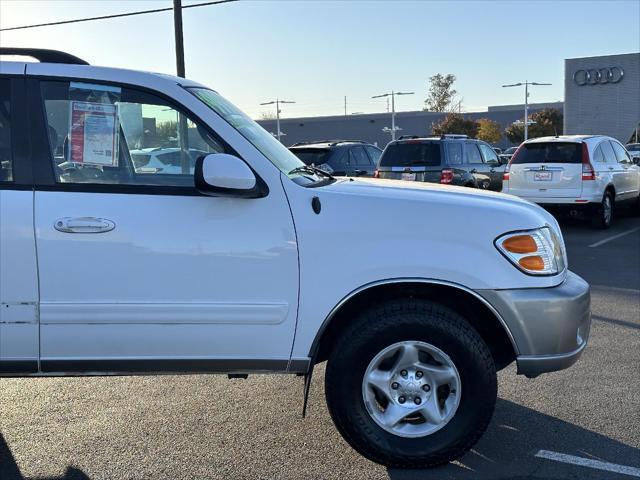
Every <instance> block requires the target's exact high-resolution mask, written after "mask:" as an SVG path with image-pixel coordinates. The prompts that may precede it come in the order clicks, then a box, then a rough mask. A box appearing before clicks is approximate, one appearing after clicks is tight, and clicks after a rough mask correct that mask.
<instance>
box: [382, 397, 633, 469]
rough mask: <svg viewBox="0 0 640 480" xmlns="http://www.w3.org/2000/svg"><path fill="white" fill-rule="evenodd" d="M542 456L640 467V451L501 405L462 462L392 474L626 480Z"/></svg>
mask: <svg viewBox="0 0 640 480" xmlns="http://www.w3.org/2000/svg"><path fill="white" fill-rule="evenodd" d="M539 450H551V451H554V452H560V453H565V454H569V455H575V456H578V457H583V458H588V459H592V460H599V461H603V462H611V463H619V464H623V465H629V466H634V467H640V449H637V448H633V447H630V446H628V445H625V444H623V443H620V442H618V441H616V440H612V439H610V438H608V437H605V436H604V435H600V434H598V433H595V432H592V431H589V430H586V429H584V428H581V427H578V426H576V425H573V424H570V423H567V422H564V421H562V420H558V419H557V418H554V417H551V416H549V415H544V414H542V413H539V412H537V411H535V410H532V409H530V408H526V407H523V406H521V405H518V404H515V403H513V402H510V401H508V400H503V399H498V402H497V404H496V411H495V414H494V417H493V420H492V422H491V424H490V425H489V428H488V429H487V432H486V433H485V434H484V436H483V437H482V438H481V439H480V441H479V442H478V443H477V444H476V446H475V447H474V448H473V449H472V450H471V451H470V452H469V453H467V454H466V455H465V456H464V457H462V458H461V459H460V460H459V461H457V462H452V463H449V464H447V465H445V466H443V467H439V468H436V469H429V470H397V469H389V470H388V474H389V478H390V479H391V480H417V479H420V480H428V479H437V480H458V479H460V480H464V479H473V480H478V479H514V480H515V479H525V478H554V479H561V478H594V479H595V478H597V479H608V478H611V479H613V478H620V475H616V474H613V473H609V472H605V471H601V470H592V469H588V468H584V467H578V466H573V465H567V464H561V463H557V462H552V461H550V460H545V459H540V458H536V457H535V454H536V453H537V452H538V451H539Z"/></svg>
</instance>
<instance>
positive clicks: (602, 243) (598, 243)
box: [589, 227, 640, 248]
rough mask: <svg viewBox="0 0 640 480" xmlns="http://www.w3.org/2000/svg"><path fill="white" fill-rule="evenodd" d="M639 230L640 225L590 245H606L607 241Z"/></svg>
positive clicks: (591, 246)
mask: <svg viewBox="0 0 640 480" xmlns="http://www.w3.org/2000/svg"><path fill="white" fill-rule="evenodd" d="M638 230H640V227H636V228H632V229H631V230H627V231H626V232H622V233H619V234H617V235H614V236H613V237H609V238H605V239H604V240H600V241H599V242H596V243H592V244H591V245H589V247H590V248H593V247H599V246H600V245H604V244H605V243H607V242H610V241H611V240H615V239H616V238H620V237H624V236H625V235H629V234H630V233H633V232H637V231H638Z"/></svg>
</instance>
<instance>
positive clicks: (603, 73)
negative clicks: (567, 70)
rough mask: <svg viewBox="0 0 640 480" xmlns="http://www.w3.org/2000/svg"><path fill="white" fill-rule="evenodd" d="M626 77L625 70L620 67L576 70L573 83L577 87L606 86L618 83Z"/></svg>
mask: <svg viewBox="0 0 640 480" xmlns="http://www.w3.org/2000/svg"><path fill="white" fill-rule="evenodd" d="M623 77H624V70H622V68H620V67H606V68H587V69H584V70H576V71H575V72H574V74H573V81H574V83H575V84H576V85H580V86H583V85H604V84H606V83H618V82H620V80H622V78H623Z"/></svg>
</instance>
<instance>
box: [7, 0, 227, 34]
mask: <svg viewBox="0 0 640 480" xmlns="http://www.w3.org/2000/svg"><path fill="white" fill-rule="evenodd" d="M237 1H238V0H216V1H213V2H202V3H194V4H193V5H185V6H183V7H182V9H187V8H196V7H206V6H209V5H219V4H221V3H231V2H237ZM171 10H173V8H172V7H167V8H156V9H153V10H140V11H137V12H126V13H116V14H113V15H103V16H101V17H89V18H76V19H74V20H61V21H59V22H51V23H38V24H36V25H23V26H21V27H9V28H0V32H8V31H9V30H24V29H26V28H36V27H50V26H53V25H66V24H69V23H79V22H91V21H93V20H107V19H110V18H120V17H132V16H134V15H145V14H148V13H159V12H169V11H171Z"/></svg>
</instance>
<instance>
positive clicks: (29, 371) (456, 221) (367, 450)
mask: <svg viewBox="0 0 640 480" xmlns="http://www.w3.org/2000/svg"><path fill="white" fill-rule="evenodd" d="M2 54H12V55H18V54H23V55H29V56H32V57H35V58H37V59H39V60H40V61H41V62H42V63H34V62H29V63H23V62H1V63H0V105H4V106H5V108H2V109H0V138H3V139H8V140H9V141H8V142H7V143H6V144H5V143H3V149H2V150H0V152H1V153H2V155H3V157H2V158H0V165H2V168H3V169H5V170H8V171H7V172H5V174H4V175H3V177H2V178H3V181H2V182H1V183H0V206H1V208H2V211H1V213H2V214H1V215H0V247H1V248H0V284H1V285H2V288H1V289H0V302H1V305H2V308H1V312H2V322H0V338H2V342H1V343H0V376H65V375H96V374H149V373H168V372H174V373H227V374H229V375H230V376H236V377H237V376H246V374H253V373H270V372H271V373H275V372H279V373H288V374H299V375H304V377H305V389H304V402H303V404H305V405H306V399H307V396H308V394H309V388H310V386H311V382H310V380H311V375H312V372H313V368H314V365H316V364H318V363H319V362H324V361H328V363H327V367H326V373H325V394H326V398H327V404H328V407H329V412H330V414H331V417H332V419H333V421H334V422H335V424H336V426H337V428H338V430H339V431H340V432H341V433H342V435H343V436H344V438H345V439H346V441H347V442H349V444H351V445H352V446H353V447H354V448H355V449H356V450H357V451H358V452H360V453H361V454H363V455H364V456H366V457H367V458H369V459H371V460H373V461H376V462H379V463H382V464H385V465H389V466H395V467H433V466H436V465H440V464H444V463H446V462H449V461H451V460H452V459H454V458H457V457H459V456H461V455H462V454H464V453H465V452H466V451H468V450H469V449H470V448H471V446H472V445H473V444H474V443H475V442H476V441H477V440H478V438H479V437H480V436H481V435H482V433H483V431H484V430H485V428H486V426H487V425H488V423H489V421H490V419H491V416H492V413H493V410H494V405H495V402H496V395H497V375H496V371H497V370H500V369H502V368H504V367H505V366H507V365H509V364H510V363H511V362H513V361H515V362H517V366H518V370H517V372H518V373H519V374H522V375H526V376H528V377H535V376H537V375H540V374H541V373H544V372H550V371H554V370H560V369H563V368H567V367H569V366H570V365H572V364H573V363H574V362H575V361H576V360H578V358H579V357H580V355H581V354H582V352H583V351H584V349H585V346H586V344H587V339H588V337H589V328H590V307H589V302H590V300H589V298H590V296H589V286H588V284H587V283H586V282H585V281H584V280H582V279H581V278H580V277H579V276H577V275H575V274H573V273H572V272H570V271H569V270H568V269H567V256H566V252H565V247H564V242H563V238H562V233H561V231H560V228H559V226H558V223H557V222H556V220H555V219H554V218H553V216H552V215H550V214H549V213H548V212H546V211H545V210H543V209H541V208H539V207H537V206H535V205H533V204H531V203H530V202H526V201H523V200H521V199H518V198H516V197H513V196H509V195H502V194H499V193H494V192H483V191H472V190H470V189H465V188H457V187H446V188H445V187H442V186H439V185H430V184H426V183H421V182H393V181H383V180H373V179H363V178H335V177H333V176H331V175H329V174H327V173H326V172H323V171H322V170H319V169H317V168H312V167H310V166H308V165H306V164H305V163H303V162H302V161H300V159H298V158H297V157H296V156H295V155H293V154H292V153H291V152H290V151H289V150H288V149H287V148H285V147H284V146H283V145H282V144H281V143H280V142H278V141H277V140H276V139H274V138H273V137H272V136H271V135H270V134H269V133H268V132H266V131H265V130H264V129H263V128H261V127H260V126H259V125H258V124H257V123H255V122H254V121H253V120H251V119H250V118H249V117H248V116H246V115H245V114H243V113H242V112H241V111H240V110H238V109H237V108H236V107H235V106H233V105H232V104H231V103H230V102H228V101H227V100H225V99H224V98H223V97H222V96H221V95H220V94H218V93H217V92H215V91H213V90H211V89H209V88H208V87H206V86H204V85H201V84H198V83H195V82H193V81H190V80H187V79H184V78H177V77H172V76H169V75H161V74H153V73H147V72H138V71H130V70H123V69H113V68H102V67H93V66H88V65H86V63H85V62H83V61H82V60H80V59H78V58H77V57H74V56H71V55H68V54H65V53H63V52H52V51H50V50H37V49H11V48H0V55H2ZM9 111H10V112H11V117H9V116H8V115H7V114H6V113H7V112H9ZM27 111H28V112H27ZM27 113H28V114H27ZM178 115H184V116H185V117H187V118H188V122H189V124H190V125H193V128H192V129H191V132H190V133H192V134H193V136H192V135H189V137H188V138H189V141H190V143H193V144H195V143H194V142H192V140H194V139H195V137H196V136H197V137H198V138H197V140H198V142H197V144H199V145H206V147H204V146H203V150H206V151H207V154H206V155H203V156H200V157H199V158H198V160H197V161H196V164H195V171H194V174H193V175H192V174H191V173H183V172H180V173H179V174H159V173H158V172H155V171H150V170H138V169H136V167H135V164H134V162H133V160H132V158H131V153H130V151H131V148H130V147H131V146H133V145H134V144H135V142H137V141H139V139H140V135H141V132H142V131H143V130H142V126H143V123H144V124H147V125H149V124H154V123H155V124H156V125H159V124H161V123H163V122H165V121H166V119H172V118H176V116H178ZM70 119H71V120H72V121H70ZM143 120H144V122H143ZM49 126H52V127H53V128H55V129H56V130H57V132H58V133H59V134H60V135H61V136H62V137H61V138H65V137H66V138H69V148H70V152H72V153H71V154H70V156H69V158H68V160H67V161H68V162H70V163H75V164H77V165H78V168H77V169H75V170H74V172H75V173H74V174H73V175H67V173H65V172H64V171H61V170H59V169H58V165H57V161H56V159H55V157H54V155H55V151H54V150H55V149H54V148H53V147H52V144H51V143H50V135H49V133H48V130H49V128H48V127H49ZM173 128H175V122H174V123H168V124H167V125H164V126H163V128H162V131H166V130H170V129H173ZM171 137H172V138H173V137H174V133H173V132H172V133H171ZM153 138H154V137H148V138H147V141H148V142H151V141H152V140H153ZM180 138H182V137H178V141H179V142H180V140H179V139H180ZM448 143H449V142H447V141H446V140H445V141H439V142H436V143H434V142H433V141H431V140H425V141H424V142H418V143H415V144H413V145H414V146H418V147H420V148H426V149H427V150H428V152H430V153H429V155H432V154H433V153H432V152H433V151H434V149H435V150H437V149H440V148H445V151H446V146H447V144H448ZM454 143H455V145H460V146H461V148H464V147H463V146H464V145H467V144H469V145H472V146H474V147H477V146H478V143H477V142H469V143H467V141H466V140H464V139H458V140H456V142H451V144H452V145H453V144H454ZM400 146H401V147H403V145H400ZM178 147H180V148H184V147H185V146H184V145H182V144H180V143H179V144H178ZM452 150H458V149H452ZM446 156H447V154H445V157H446ZM429 158H430V157H429ZM470 232H472V233H470ZM345 245H347V246H356V245H357V249H356V250H354V248H345ZM36 251H37V254H36ZM327 251H330V252H331V255H326V254H325V252H327ZM389 251H390V252H396V254H394V255H384V254H381V252H389ZM420 252H423V254H421V253H420ZM470 265H472V266H473V268H470V267H469V266H470ZM188 394H189V393H188V392H185V395H188ZM248 394H251V395H254V394H255V392H253V393H248ZM261 394H262V395H264V394H265V392H264V391H263V392H262V393H261ZM112 401H113V402H118V401H121V400H120V399H116V398H114V399H113V400H112ZM123 401H124V400H123ZM264 401H278V399H275V398H274V399H273V400H269V399H268V398H265V399H264ZM231 408H236V409H237V408H242V406H241V405H234V406H230V409H231ZM291 414H294V412H291ZM229 441H231V442H233V439H229Z"/></svg>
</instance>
